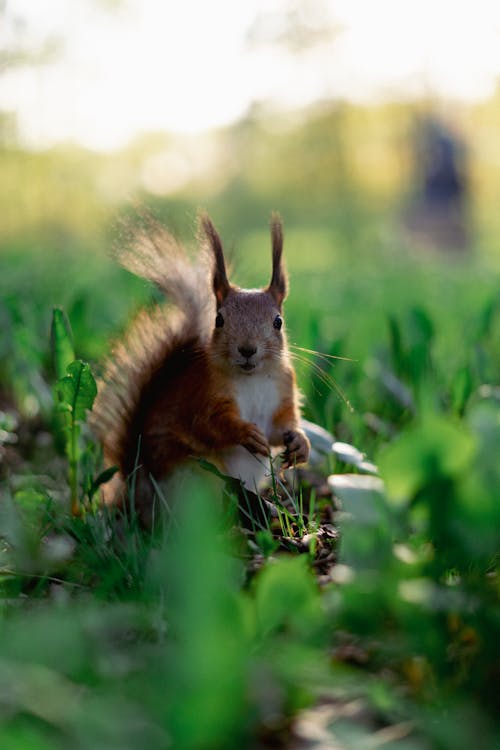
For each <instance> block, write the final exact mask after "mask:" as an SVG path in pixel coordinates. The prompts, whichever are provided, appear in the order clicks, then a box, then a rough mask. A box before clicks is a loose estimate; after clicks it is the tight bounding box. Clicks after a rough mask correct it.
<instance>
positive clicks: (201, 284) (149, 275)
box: [92, 214, 309, 515]
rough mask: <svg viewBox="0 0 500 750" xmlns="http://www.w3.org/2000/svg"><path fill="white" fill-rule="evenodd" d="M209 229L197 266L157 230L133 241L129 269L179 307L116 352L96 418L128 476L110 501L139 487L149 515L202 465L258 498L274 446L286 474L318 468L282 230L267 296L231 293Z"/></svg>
mask: <svg viewBox="0 0 500 750" xmlns="http://www.w3.org/2000/svg"><path fill="white" fill-rule="evenodd" d="M200 224H201V237H202V250H201V252H200V253H199V255H198V257H197V258H196V260H195V261H194V262H192V261H190V259H189V257H188V255H187V254H186V253H185V251H184V250H183V248H182V247H181V246H180V245H179V244H178V242H177V241H176V239H175V238H174V237H173V236H172V235H171V234H170V233H169V232H167V231H166V230H165V229H164V228H163V227H161V226H159V225H157V224H156V223H154V222H149V226H146V227H145V228H144V227H143V228H141V229H138V230H135V232H134V236H133V242H132V243H131V246H130V248H129V249H128V250H126V251H125V252H123V253H122V254H121V258H120V260H121V262H122V264H123V265H124V266H125V267H126V268H128V269H129V270H132V271H133V272H135V273H136V274H137V275H139V276H142V277H143V278H146V279H149V280H150V281H153V282H154V283H155V284H156V285H157V286H158V287H159V289H160V290H161V291H162V292H163V293H164V294H165V295H166V297H167V300H168V302H169V303H171V304H170V305H169V306H166V307H161V306H158V307H157V308H156V310H155V311H154V312H151V311H145V310H144V311H142V313H141V314H140V315H139V316H138V318H137V319H136V320H135V322H134V323H133V324H132V326H131V328H130V329H129V331H128V333H127V334H126V336H125V338H124V339H123V340H122V341H121V342H120V343H119V344H118V345H117V347H116V348H115V351H114V353H113V355H112V357H111V358H110V361H109V363H108V365H107V369H106V371H105V374H104V377H103V380H102V382H101V383H100V387H99V393H98V397H97V399H96V403H95V406H94V410H93V415H92V424H93V426H94V429H95V431H96V433H97V435H98V437H99V438H100V440H101V442H102V445H103V451H104V459H105V463H106V465H108V466H117V467H118V469H119V472H118V473H117V474H116V475H115V477H114V478H113V480H112V481H111V482H110V483H108V485H107V486H105V488H104V493H103V495H104V501H105V502H107V503H109V502H116V501H117V499H118V498H119V496H120V495H122V496H123V495H124V491H125V487H126V480H127V478H130V479H129V482H130V484H131V485H133V487H134V500H135V504H136V507H138V508H139V511H140V512H142V513H143V514H146V515H147V514H148V513H149V512H150V511H151V508H152V503H153V499H154V480H162V479H164V478H166V477H168V476H169V475H170V474H171V473H172V472H173V470H174V469H176V468H177V467H178V466H180V465H181V464H183V463H185V462H186V461H187V460H188V459H190V458H192V457H198V458H199V457H202V458H205V459H207V460H209V461H211V462H212V463H214V464H215V465H216V466H218V467H219V468H220V469H221V471H222V472H224V473H225V474H227V475H229V476H233V477H236V478H238V479H240V480H241V482H242V483H243V484H244V485H245V486H246V487H247V488H248V489H250V490H253V491H255V489H256V488H258V486H259V485H260V484H261V482H262V479H263V478H264V476H265V474H266V472H267V473H269V470H270V466H269V456H270V453H271V446H283V447H284V449H285V453H284V466H285V467H286V466H293V465H296V464H301V463H305V462H306V461H307V459H308V457H309V441H308V439H307V437H306V435H305V434H304V432H303V431H302V430H301V429H300V426H299V423H300V409H299V393H298V389H297V386H296V382H295V373H294V370H293V368H292V366H291V363H290V357H289V353H288V347H287V342H286V335H285V331H284V323H283V318H282V304H283V301H284V299H285V297H286V294H287V287H288V280H287V274H286V271H285V266H284V263H283V258H282V252H283V229H282V222H281V219H280V217H279V216H278V215H276V214H273V216H272V219H271V239H272V275H271V281H270V283H269V285H268V286H267V287H266V288H264V289H240V288H239V287H237V286H235V285H233V284H231V283H230V282H229V280H228V278H227V274H226V264H225V260H224V252H223V248H222V242H221V239H220V237H219V235H218V233H217V231H216V229H215V227H214V225H213V223H212V221H211V220H210V219H209V217H208V216H207V215H203V216H202V217H201V222H200ZM152 478H153V479H152Z"/></svg>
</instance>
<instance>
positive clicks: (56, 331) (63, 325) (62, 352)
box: [50, 307, 75, 380]
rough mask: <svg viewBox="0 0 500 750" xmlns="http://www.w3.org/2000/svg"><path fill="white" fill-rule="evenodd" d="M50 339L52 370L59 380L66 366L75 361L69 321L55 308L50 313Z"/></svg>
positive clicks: (59, 309) (62, 312)
mask: <svg viewBox="0 0 500 750" xmlns="http://www.w3.org/2000/svg"><path fill="white" fill-rule="evenodd" d="M50 338H51V345H52V356H53V360H54V370H55V372H56V375H57V378H58V379H59V380H60V379H61V378H63V377H64V376H65V374H66V370H67V368H68V365H69V364H70V363H71V362H73V360H74V359H75V350H74V346H73V334H72V332H71V326H70V323H69V320H68V318H67V316H66V314H65V313H64V311H63V310H62V309H61V308H59V307H55V308H54V310H53V312H52V326H51V330H50Z"/></svg>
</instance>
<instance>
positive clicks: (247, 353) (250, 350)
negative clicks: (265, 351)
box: [238, 346, 257, 359]
mask: <svg viewBox="0 0 500 750" xmlns="http://www.w3.org/2000/svg"><path fill="white" fill-rule="evenodd" d="M238 351H239V353H240V354H241V355H242V357H245V359H250V357H253V355H254V354H255V352H256V351H257V349H256V348H255V347H250V346H239V347H238Z"/></svg>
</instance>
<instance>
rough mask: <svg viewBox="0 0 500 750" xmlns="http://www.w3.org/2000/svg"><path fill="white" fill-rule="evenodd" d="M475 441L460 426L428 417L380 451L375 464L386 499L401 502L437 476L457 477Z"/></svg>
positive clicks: (407, 499) (468, 459)
mask: <svg viewBox="0 0 500 750" xmlns="http://www.w3.org/2000/svg"><path fill="white" fill-rule="evenodd" d="M474 449H475V441H474V438H473V436H472V435H471V434H470V432H469V430H468V429H467V428H466V427H464V426H463V425H461V424H459V423H457V422H455V421H453V420H448V419H445V418H443V417H437V416H428V417H427V418H426V419H424V420H423V421H422V422H421V423H420V424H418V425H416V426H414V427H412V428H410V429H408V430H407V431H406V432H404V433H403V434H402V435H401V436H400V437H399V438H397V439H396V440H394V442H393V443H391V444H390V445H389V446H387V448H386V449H385V450H384V451H383V452H382V453H381V455H380V458H379V461H378V464H379V467H380V473H381V475H382V477H383V478H384V481H385V483H386V487H387V495H388V498H389V499H390V500H391V501H392V502H394V503H396V504H403V503H405V502H408V501H409V500H411V499H412V498H413V497H414V496H415V494H416V493H417V492H418V490H419V489H421V488H422V487H424V486H425V485H427V484H429V482H432V481H434V480H436V479H437V478H443V477H449V478H454V477H456V476H457V475H458V474H459V473H460V472H461V471H463V470H464V469H466V468H467V466H468V465H469V464H470V462H471V459H472V456H473V454H474Z"/></svg>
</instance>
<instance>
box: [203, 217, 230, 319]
mask: <svg viewBox="0 0 500 750" xmlns="http://www.w3.org/2000/svg"><path fill="white" fill-rule="evenodd" d="M200 222H201V228H202V229H203V231H204V233H205V236H206V237H207V239H208V242H209V244H210V249H211V250H212V253H213V256H214V261H215V263H214V266H213V278H212V284H213V290H214V293H215V297H216V300H217V307H220V306H221V305H222V303H223V302H224V300H225V299H226V297H227V295H228V294H229V292H230V290H231V285H230V283H229V281H228V279H227V274H226V263H225V261H224V251H223V250H222V242H221V239H220V237H219V235H218V233H217V230H216V228H215V227H214V225H213V224H212V220H211V219H210V217H209V216H208V214H202V215H201V218H200Z"/></svg>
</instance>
